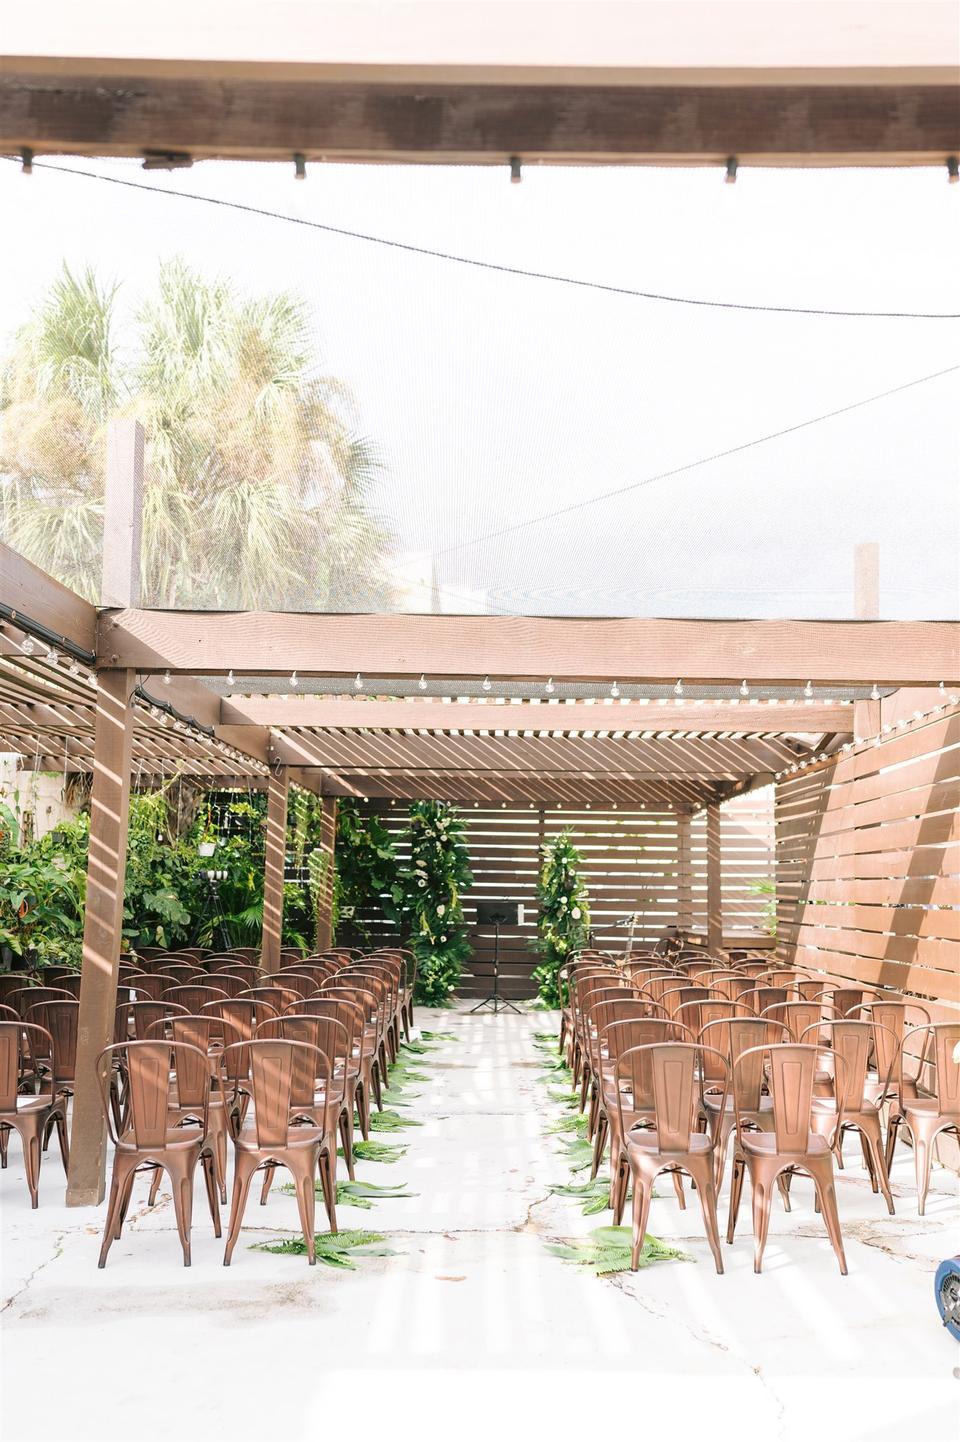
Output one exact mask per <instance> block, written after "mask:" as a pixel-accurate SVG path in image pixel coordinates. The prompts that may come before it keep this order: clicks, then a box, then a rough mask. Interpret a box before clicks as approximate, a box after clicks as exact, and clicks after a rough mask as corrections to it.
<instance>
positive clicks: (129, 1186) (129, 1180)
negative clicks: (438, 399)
mask: <svg viewBox="0 0 960 1442" xmlns="http://www.w3.org/2000/svg"><path fill="white" fill-rule="evenodd" d="M159 1175H160V1168H159V1167H157V1176H159ZM136 1179H137V1169H136V1167H131V1169H130V1171H129V1172H128V1173H127V1176H126V1178H125V1180H124V1183H123V1186H122V1187H121V1188H120V1210H119V1212H118V1213H117V1238H116V1239H117V1241H119V1240H120V1233H121V1232H122V1231H123V1224H124V1222H125V1221H126V1220H127V1212H128V1211H129V1209H130V1198H131V1197H132V1196H133V1187H134V1183H135V1181H136Z"/></svg>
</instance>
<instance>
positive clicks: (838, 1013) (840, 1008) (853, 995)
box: [820, 986, 878, 1021]
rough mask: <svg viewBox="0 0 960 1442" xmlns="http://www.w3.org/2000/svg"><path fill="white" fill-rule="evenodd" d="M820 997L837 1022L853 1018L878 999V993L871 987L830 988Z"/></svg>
mask: <svg viewBox="0 0 960 1442" xmlns="http://www.w3.org/2000/svg"><path fill="white" fill-rule="evenodd" d="M820 995H821V999H822V1001H823V1002H824V1004H825V1006H826V1007H828V1008H829V1010H830V1014H831V1016H832V1017H833V1018H834V1019H835V1020H836V1021H840V1020H842V1019H843V1017H846V1016H852V1015H853V1014H854V1013H855V1012H857V1011H858V1010H859V1009H860V1007H862V1006H866V1005H867V1004H868V1003H869V1002H871V1001H874V1000H877V999H878V998H877V993H876V992H875V991H874V990H873V988H872V987H869V986H829V987H826V988H825V989H824V990H823V991H822V992H821V993H820Z"/></svg>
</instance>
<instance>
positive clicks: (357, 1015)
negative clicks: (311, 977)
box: [284, 995, 363, 1057]
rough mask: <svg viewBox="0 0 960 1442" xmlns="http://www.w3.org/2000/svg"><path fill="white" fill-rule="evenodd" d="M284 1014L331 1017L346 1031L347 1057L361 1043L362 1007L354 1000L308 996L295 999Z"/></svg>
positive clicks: (351, 1054)
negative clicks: (302, 998) (301, 999)
mask: <svg viewBox="0 0 960 1442" xmlns="http://www.w3.org/2000/svg"><path fill="white" fill-rule="evenodd" d="M284 1016H320V1017H331V1018H332V1019H333V1020H334V1021H336V1022H339V1023H340V1025H341V1026H342V1027H343V1028H344V1030H345V1031H346V1033H347V1041H346V1046H347V1056H348V1057H353V1056H354V1055H355V1054H356V1053H357V1052H359V1051H360V1049H361V1047H362V1045H363V1007H362V1006H359V1005H358V1004H357V1002H355V1001H347V1000H346V999H345V998H344V997H331V996H323V995H318V996H308V997H306V998H305V999H304V1000H303V1001H295V1002H294V1003H293V1004H292V1005H291V1006H289V1007H288V1008H287V1010H286V1011H285V1012H284ZM321 1050H322V1048H321Z"/></svg>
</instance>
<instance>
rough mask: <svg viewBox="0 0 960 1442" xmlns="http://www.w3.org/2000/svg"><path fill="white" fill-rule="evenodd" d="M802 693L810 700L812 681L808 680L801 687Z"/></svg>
mask: <svg viewBox="0 0 960 1442" xmlns="http://www.w3.org/2000/svg"><path fill="white" fill-rule="evenodd" d="M803 694H804V696H805V697H806V698H807V700H808V701H810V700H812V699H813V682H812V681H808V682H807V684H806V686H804V688H803Z"/></svg>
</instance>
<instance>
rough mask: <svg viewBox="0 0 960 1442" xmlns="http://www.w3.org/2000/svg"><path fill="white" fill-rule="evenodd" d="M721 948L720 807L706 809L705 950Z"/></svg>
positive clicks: (716, 950) (715, 954)
mask: <svg viewBox="0 0 960 1442" xmlns="http://www.w3.org/2000/svg"><path fill="white" fill-rule="evenodd" d="M722 947H723V884H722V876H721V853H720V807H719V806H708V807H707V950H708V951H709V953H710V955H711V956H717V955H719V953H720V951H721V949H722Z"/></svg>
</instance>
